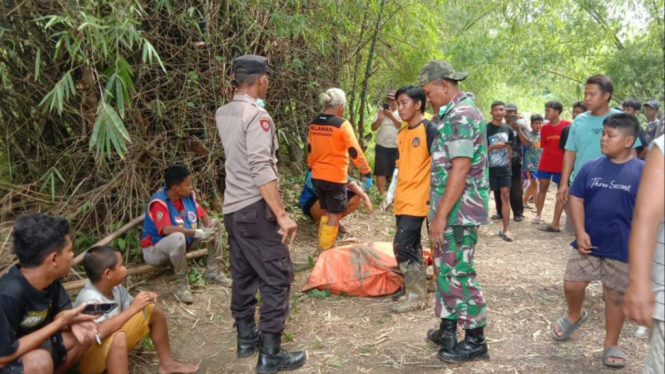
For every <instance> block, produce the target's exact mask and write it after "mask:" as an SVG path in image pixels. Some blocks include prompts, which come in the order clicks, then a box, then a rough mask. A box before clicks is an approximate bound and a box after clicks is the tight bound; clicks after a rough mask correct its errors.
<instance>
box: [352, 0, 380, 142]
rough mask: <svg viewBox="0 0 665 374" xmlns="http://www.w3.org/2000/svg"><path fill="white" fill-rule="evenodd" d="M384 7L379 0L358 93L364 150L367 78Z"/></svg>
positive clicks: (359, 129)
mask: <svg viewBox="0 0 665 374" xmlns="http://www.w3.org/2000/svg"><path fill="white" fill-rule="evenodd" d="M385 5H386V0H381V6H380V7H379V16H378V17H377V19H376V27H375V28H374V35H373V36H372V44H371V45H370V47H369V56H368V57H367V67H366V68H365V79H364V80H363V82H362V86H363V89H362V91H361V93H360V113H359V114H360V118H359V120H358V137H359V139H358V141H359V142H360V147H361V148H362V149H363V150H364V149H365V139H364V133H365V128H364V127H365V124H364V122H365V102H366V101H367V85H368V84H369V78H370V76H371V75H372V61H373V60H374V51H375V50H376V40H377V38H378V36H379V30H381V15H382V14H383V7H384V6H385Z"/></svg>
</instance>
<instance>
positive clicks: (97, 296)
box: [74, 280, 134, 323]
mask: <svg viewBox="0 0 665 374" xmlns="http://www.w3.org/2000/svg"><path fill="white" fill-rule="evenodd" d="M111 292H112V293H113V299H107V298H106V297H105V296H104V295H102V293H101V292H99V290H97V288H95V286H94V285H93V284H92V283H90V281H89V280H88V281H87V282H85V286H84V287H83V289H82V290H81V292H79V294H78V296H77V297H76V301H75V302H74V307H77V306H79V305H81V304H86V303H94V302H99V303H117V304H118V306H117V307H116V308H115V309H113V310H112V311H110V312H108V313H106V314H104V315H103V316H101V317H99V318H97V319H96V320H95V322H97V323H99V322H102V321H104V320H107V319H109V318H113V317H115V316H117V315H118V314H120V313H121V312H122V311H123V310H126V309H127V308H129V305H131V303H132V301H134V298H133V297H132V295H130V294H129V292H128V291H127V289H126V288H125V287H124V286H123V285H122V284H119V285H117V286H115V287H113V290H112V291H111Z"/></svg>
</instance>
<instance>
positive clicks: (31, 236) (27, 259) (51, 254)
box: [0, 213, 97, 374]
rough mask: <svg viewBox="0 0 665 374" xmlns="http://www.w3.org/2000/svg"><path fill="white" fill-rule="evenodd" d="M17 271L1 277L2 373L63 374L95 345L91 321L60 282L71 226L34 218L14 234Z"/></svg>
mask: <svg viewBox="0 0 665 374" xmlns="http://www.w3.org/2000/svg"><path fill="white" fill-rule="evenodd" d="M12 237H13V239H14V253H15V254H16V257H18V265H14V266H12V267H11V268H10V269H9V271H8V272H7V273H6V274H4V275H3V276H2V277H0V373H1V374H22V373H25V374H34V373H54V372H55V373H64V372H66V371H67V370H69V369H70V368H71V367H72V366H73V365H74V363H75V362H76V360H78V359H79V358H80V357H81V355H83V353H85V351H86V350H87V349H88V347H89V346H90V344H92V342H93V340H94V339H95V334H96V333H97V326H96V325H95V324H94V323H93V322H92V319H94V318H95V316H90V315H84V314H81V311H82V310H83V308H85V305H81V306H79V307H77V308H74V309H72V302H71V299H70V298H69V295H67V292H66V291H65V289H64V287H63V286H62V284H61V283H60V281H59V280H58V279H60V278H62V277H64V276H65V275H67V274H69V271H70V270H71V267H72V259H73V258H74V252H73V251H72V240H71V237H70V235H69V223H68V222H67V220H65V219H64V218H62V217H55V216H48V215H46V214H41V213H35V214H30V215H26V216H23V217H20V218H19V219H18V220H17V221H16V223H15V224H14V228H13V229H12Z"/></svg>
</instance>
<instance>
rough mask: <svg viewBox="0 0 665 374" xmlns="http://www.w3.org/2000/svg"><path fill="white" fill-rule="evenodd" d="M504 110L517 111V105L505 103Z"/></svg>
mask: <svg viewBox="0 0 665 374" xmlns="http://www.w3.org/2000/svg"><path fill="white" fill-rule="evenodd" d="M506 110H514V111H516V112H517V105H515V104H513V103H509V104H506Z"/></svg>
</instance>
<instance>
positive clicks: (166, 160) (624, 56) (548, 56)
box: [0, 0, 665, 248]
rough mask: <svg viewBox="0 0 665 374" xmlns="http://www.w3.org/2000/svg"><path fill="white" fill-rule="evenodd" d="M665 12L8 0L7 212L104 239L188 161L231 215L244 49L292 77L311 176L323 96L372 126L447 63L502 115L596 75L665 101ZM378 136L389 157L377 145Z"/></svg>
mask: <svg viewBox="0 0 665 374" xmlns="http://www.w3.org/2000/svg"><path fill="white" fill-rule="evenodd" d="M663 8H664V1H663V0H636V1H632V2H626V1H620V0H607V1H601V0H556V1H555V0H517V1H508V0H484V1H475V0H474V1H462V0H447V1H444V0H400V1H394V0H392V1H389V0H351V1H342V0H313V1H305V0H276V1H273V0H250V1H241V0H212V1H206V2H200V1H193V0H183V1H174V0H154V1H140V0H70V1H46V2H29V1H16V0H7V1H3V2H2V5H0V40H1V42H0V131H1V132H2V134H3V136H2V140H0V149H1V151H0V152H1V154H0V162H1V163H2V165H0V207H1V208H0V214H2V217H3V218H4V219H5V220H10V219H13V218H14V217H15V216H16V215H18V214H21V213H23V212H26V211H34V210H42V211H50V212H54V213H58V214H66V215H67V216H68V217H69V218H71V220H72V221H73V222H74V224H75V227H76V230H78V231H80V232H86V233H88V234H91V235H96V236H99V235H102V234H105V233H108V232H110V231H112V230H113V228H114V227H116V224H117V222H121V221H124V222H127V221H129V220H130V219H131V218H133V217H136V216H138V215H140V214H141V213H142V212H143V209H144V203H145V200H146V199H147V198H148V196H149V195H150V193H151V192H152V191H153V190H155V189H156V188H157V187H158V186H159V185H160V180H161V172H162V170H163V169H164V168H165V167H166V166H167V165H169V164H172V163H175V162H182V163H185V164H187V165H189V166H190V167H191V168H192V169H193V170H195V171H196V185H197V188H198V190H199V191H198V193H199V197H200V199H201V200H202V201H203V202H204V204H206V206H207V207H209V208H210V209H211V210H216V211H219V210H220V207H221V205H220V199H221V198H220V196H222V193H223V186H224V178H225V174H224V165H223V161H224V158H223V151H222V149H221V147H220V144H219V138H218V134H217V130H216V128H215V124H214V112H215V109H216V108H217V107H219V106H220V105H223V104H224V103H225V102H226V101H227V100H229V98H230V97H231V96H232V92H233V87H232V84H231V77H230V74H229V73H230V67H231V61H232V59H233V58H234V57H236V56H239V55H241V54H245V53H257V54H263V55H266V56H268V57H269V59H270V62H271V64H272V66H273V68H274V70H275V73H274V74H273V75H272V76H271V77H270V79H271V85H272V86H271V90H270V92H269V97H268V98H267V109H268V110H269V111H270V112H271V114H272V115H273V117H274V118H275V121H276V123H277V126H278V132H279V139H280V144H281V148H280V155H279V157H280V161H281V163H280V167H281V169H282V171H289V170H290V173H293V174H300V173H302V169H303V166H304V159H305V148H306V147H304V145H305V144H306V134H307V129H306V126H307V123H308V121H309V119H311V118H312V117H313V116H314V115H315V114H316V112H317V111H318V110H319V109H320V108H319V104H318V94H319V93H320V92H321V91H322V90H323V89H325V88H328V87H330V86H340V87H342V88H343V89H345V90H346V91H347V92H348V96H349V103H350V105H349V107H350V110H349V113H348V117H349V119H351V120H352V122H353V123H354V125H355V126H356V129H357V131H358V134H359V135H364V134H367V132H368V131H369V130H368V127H369V123H370V122H371V119H372V117H373V115H374V113H375V111H376V107H377V105H378V104H380V103H381V102H382V101H383V98H384V96H385V93H386V92H387V91H388V90H389V89H394V88H396V87H398V86H400V85H402V84H406V83H416V82H417V78H418V77H417V74H418V70H419V69H420V68H421V67H422V66H423V65H424V64H425V63H426V62H427V61H428V60H430V59H439V58H444V59H448V60H449V61H451V63H452V64H453V66H455V67H456V68H458V69H462V70H466V71H468V72H469V73H470V77H469V79H468V80H467V81H466V82H465V83H464V89H465V90H467V91H472V92H473V93H474V94H475V95H476V97H477V101H478V104H479V105H480V107H481V108H482V109H483V110H484V111H485V112H486V113H487V112H488V111H489V108H488V105H489V103H490V102H491V101H493V100H495V99H502V100H504V101H511V102H515V103H517V104H518V105H519V106H520V109H521V110H524V111H527V112H529V111H530V112H535V111H542V104H543V102H544V101H546V100H551V99H558V100H561V101H563V102H564V105H565V107H566V113H564V115H566V114H567V113H568V112H569V110H570V106H571V104H572V102H573V101H576V100H579V99H581V98H582V88H583V87H582V83H583V81H584V79H585V78H586V77H587V76H589V75H591V74H595V73H608V74H610V75H611V76H612V77H613V79H614V81H615V83H616V95H615V96H616V98H617V99H619V100H623V99H626V98H631V97H635V98H638V99H641V100H646V99H648V98H657V99H659V100H661V101H662V100H663V99H664V96H663V95H664V89H665V86H664V84H663V82H664V80H665V79H664V77H663V74H664V71H665V66H664V60H663V51H664V50H665V42H664V35H665V32H664V30H663V24H664V23H663V22H664V20H663V18H664V16H663ZM366 145H367V146H368V147H367V148H368V153H371V149H372V146H373V140H369V141H367V144H366ZM292 180H293V181H297V180H298V178H292ZM296 183H297V182H296ZM294 190H297V188H294ZM288 199H289V200H288V203H290V204H294V203H295V201H296V200H295V199H297V193H295V194H291V195H290V196H288ZM128 240H129V239H128ZM93 241H94V240H93ZM81 244H84V243H81ZM115 244H116V245H117V246H118V247H127V248H130V247H133V246H135V245H136V243H133V242H132V243H129V242H124V241H123V242H121V241H116V242H115Z"/></svg>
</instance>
